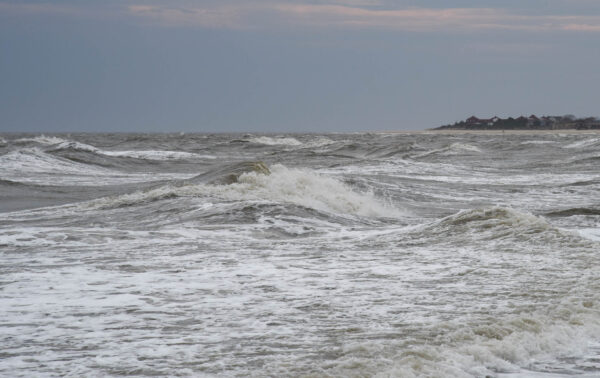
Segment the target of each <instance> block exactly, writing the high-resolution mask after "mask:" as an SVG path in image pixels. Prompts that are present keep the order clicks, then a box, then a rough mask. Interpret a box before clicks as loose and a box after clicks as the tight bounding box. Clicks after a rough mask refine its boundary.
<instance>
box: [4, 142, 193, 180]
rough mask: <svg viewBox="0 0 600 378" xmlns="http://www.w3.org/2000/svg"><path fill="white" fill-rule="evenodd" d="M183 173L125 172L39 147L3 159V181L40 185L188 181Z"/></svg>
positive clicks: (8, 155) (8, 154) (24, 149)
mask: <svg viewBox="0 0 600 378" xmlns="http://www.w3.org/2000/svg"><path fill="white" fill-rule="evenodd" d="M189 176H190V175H182V174H153V173H148V174H146V173H134V174H128V173H122V172H119V171H116V170H112V169H108V168H104V167H99V166H95V165H89V164H84V163H79V162H75V161H72V160H69V159H65V158H61V157H57V156H53V155H50V154H48V153H46V152H44V151H42V150H40V149H39V148H37V147H33V148H21V149H18V150H14V151H10V152H9V153H7V154H4V155H2V156H0V178H2V179H6V180H10V181H14V182H21V183H29V184H38V185H98V177H102V183H103V184H105V185H108V184H119V183H128V182H146V181H156V180H165V179H175V178H188V177H189Z"/></svg>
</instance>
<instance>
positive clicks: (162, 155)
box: [99, 150, 217, 160]
mask: <svg viewBox="0 0 600 378" xmlns="http://www.w3.org/2000/svg"><path fill="white" fill-rule="evenodd" d="M99 153H100V154H103V155H108V156H116V157H131V158H136V159H145V160H186V159H209V160H213V159H216V158H217V157H216V156H213V155H201V154H196V153H193V152H184V151H163V150H148V151H141V150H140V151H137V150H135V151H106V150H104V151H99Z"/></svg>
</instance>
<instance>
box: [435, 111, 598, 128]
mask: <svg viewBox="0 0 600 378" xmlns="http://www.w3.org/2000/svg"><path fill="white" fill-rule="evenodd" d="M444 129H460V130H557V129H571V130H592V129H600V119H599V118H597V117H585V118H577V117H575V116H574V115H571V114H568V115H564V116H543V117H537V116H535V115H531V116H529V117H524V116H520V117H518V118H513V117H508V118H499V117H495V116H494V117H492V118H477V117H475V116H471V117H469V118H467V119H466V120H464V121H459V122H455V123H454V124H449V125H443V126H440V127H437V128H436V129H435V130H444Z"/></svg>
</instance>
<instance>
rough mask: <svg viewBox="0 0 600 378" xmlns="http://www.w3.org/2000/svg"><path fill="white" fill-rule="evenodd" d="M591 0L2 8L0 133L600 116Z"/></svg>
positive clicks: (599, 45) (355, 127)
mask: <svg viewBox="0 0 600 378" xmlns="http://www.w3.org/2000/svg"><path fill="white" fill-rule="evenodd" d="M599 67H600V1H598V0H526V1H524V0H520V1H516V0H514V1H513V0H504V1H491V0H487V1H486V0H479V1H474V0H446V1H436V0H424V1H414V0H413V1H409V0H406V1H402V0H401V1H388V0H381V1H380V0H329V1H326V0H312V1H311V0H288V1H284V0H279V1H277V0H271V1H268V0H265V1H263V0H219V1H215V0H131V1H130V0H118V1H117V0H102V1H92V0H89V1H80V0H78V1H73V0H53V1H42V0H38V1H5V0H4V1H3V0H0V131H35V132H52V131H91V132H103V131H152V132H155V131H159V132H176V131H197V132H215V131H223V132H231V131H241V132H243V131H250V132H257V131H268V132H290V131H296V132H303V131H363V130H364V131H367V130H418V129H424V128H430V127H436V126H439V125H441V124H445V123H449V122H454V121H457V120H460V119H464V118H467V117H468V116H470V115H472V114H475V115H478V116H481V117H488V116H493V115H498V116H501V117H502V116H519V115H522V114H523V115H529V114H531V113H535V114H537V115H546V114H551V115H560V114H565V113H573V114H576V115H578V116H587V115H594V116H596V115H600V110H599V108H598V105H599V104H600V101H599V99H600V68H599Z"/></svg>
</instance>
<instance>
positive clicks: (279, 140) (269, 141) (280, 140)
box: [248, 136, 302, 146]
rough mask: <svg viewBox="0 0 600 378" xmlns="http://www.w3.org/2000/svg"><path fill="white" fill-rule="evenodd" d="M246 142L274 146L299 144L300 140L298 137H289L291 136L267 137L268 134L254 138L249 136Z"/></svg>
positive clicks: (300, 143)
mask: <svg viewBox="0 0 600 378" xmlns="http://www.w3.org/2000/svg"><path fill="white" fill-rule="evenodd" d="M248 142H250V143H256V144H264V145H267V146H276V145H284V146H301V145H302V142H300V141H299V140H298V139H296V138H291V137H287V138H284V137H275V138H273V137H268V136H261V137H254V138H250V139H248Z"/></svg>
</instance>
